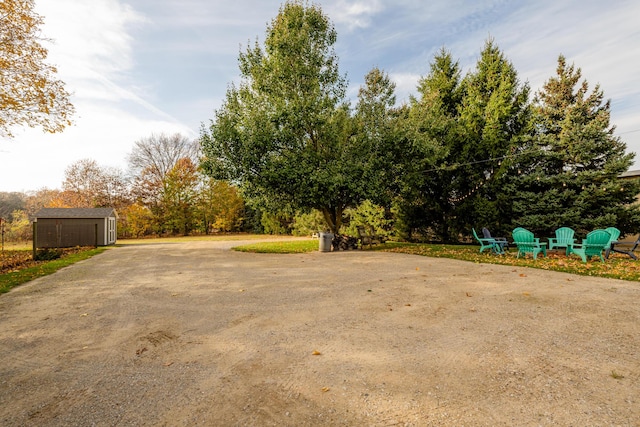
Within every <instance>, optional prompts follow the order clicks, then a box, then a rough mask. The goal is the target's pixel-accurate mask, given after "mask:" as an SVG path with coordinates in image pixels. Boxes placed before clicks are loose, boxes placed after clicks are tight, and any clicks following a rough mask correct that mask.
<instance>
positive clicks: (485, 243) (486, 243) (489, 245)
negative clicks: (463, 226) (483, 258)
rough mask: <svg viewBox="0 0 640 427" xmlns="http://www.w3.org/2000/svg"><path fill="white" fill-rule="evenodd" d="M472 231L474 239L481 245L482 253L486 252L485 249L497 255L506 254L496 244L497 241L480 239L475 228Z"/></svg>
mask: <svg viewBox="0 0 640 427" xmlns="http://www.w3.org/2000/svg"><path fill="white" fill-rule="evenodd" d="M471 231H473V237H475V238H476V240H477V241H478V243H480V252H482V251H484V250H485V249H491V250H492V251H493V252H495V253H497V254H500V253H504V252H503V251H502V249H501V246H500V245H498V244H497V243H496V239H493V238H491V239H485V238H484V237H478V233H476V229H475V228H472V229H471Z"/></svg>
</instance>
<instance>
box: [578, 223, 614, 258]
mask: <svg viewBox="0 0 640 427" xmlns="http://www.w3.org/2000/svg"><path fill="white" fill-rule="evenodd" d="M610 240H611V233H609V232H608V231H607V230H593V231H592V232H590V233H589V234H587V238H586V239H584V240H582V244H581V245H575V244H574V245H573V247H572V248H571V253H572V254H576V255H580V258H582V262H587V260H588V259H589V258H591V257H592V256H596V255H597V256H599V257H600V261H602V262H604V257H603V256H602V252H604V251H605V250H606V249H607V247H608V246H609V242H610Z"/></svg>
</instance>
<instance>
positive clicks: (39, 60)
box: [0, 0, 74, 137]
mask: <svg viewBox="0 0 640 427" xmlns="http://www.w3.org/2000/svg"><path fill="white" fill-rule="evenodd" d="M33 9H34V0H2V2H0V136H4V137H12V136H13V134H12V132H11V128H13V127H14V126H29V127H36V126H40V127H42V128H43V129H44V130H45V131H47V132H60V131H62V130H63V129H64V128H65V127H66V126H69V125H70V124H71V116H72V115H73V113H74V107H73V105H72V104H71V101H70V95H69V93H68V92H67V91H66V90H65V87H64V82H62V81H61V80H59V79H57V78H56V73H57V70H56V68H55V67H54V66H52V65H50V64H47V63H46V62H45V61H46V58H47V54H48V52H47V49H45V48H44V47H43V46H42V44H41V42H42V41H43V39H42V38H41V35H40V26H41V25H42V23H43V18H42V17H41V16H40V15H38V14H37V13H35V12H34V10H33Z"/></svg>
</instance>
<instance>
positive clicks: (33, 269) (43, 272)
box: [0, 247, 107, 294]
mask: <svg viewBox="0 0 640 427" xmlns="http://www.w3.org/2000/svg"><path fill="white" fill-rule="evenodd" d="M105 250H107V248H106V247H99V248H95V249H89V250H82V251H79V252H74V253H70V254H66V255H63V256H62V257H61V258H59V259H54V260H51V261H32V260H31V261H29V262H26V263H24V264H22V266H21V267H17V268H14V269H12V270H10V271H9V272H6V273H4V274H0V294H2V293H5V292H9V290H11V288H13V287H15V286H18V285H21V284H23V283H26V282H29V281H31V280H34V279H37V278H38V277H42V276H47V275H49V274H51V273H55V272H56V271H58V270H60V269H61V268H63V267H66V266H68V265H71V264H74V263H76V262H78V261H82V260H84V259H87V258H91V257H92V256H94V255H97V254H99V253H102V252H104V251H105ZM14 252H26V256H28V257H29V259H30V258H31V251H14ZM5 255H6V254H4V253H3V256H5Z"/></svg>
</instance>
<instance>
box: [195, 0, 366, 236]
mask: <svg viewBox="0 0 640 427" xmlns="http://www.w3.org/2000/svg"><path fill="white" fill-rule="evenodd" d="M335 42H336V31H335V29H334V28H333V26H332V24H331V23H330V21H329V19H328V18H327V17H326V16H325V14H324V13H323V11H322V10H321V9H320V7H318V6H315V5H313V6H308V5H307V4H306V3H303V2H302V1H288V2H286V3H285V4H284V5H282V6H281V8H280V11H279V13H278V15H277V17H276V18H275V19H274V20H273V21H272V22H271V23H270V25H268V28H267V35H266V39H265V43H264V48H263V47H261V46H260V45H259V44H258V42H256V43H255V45H254V46H253V47H249V48H247V50H246V52H243V53H240V56H239V66H240V72H241V76H242V81H241V82H240V83H239V85H238V86H236V85H231V86H230V88H229V89H228V91H227V95H226V99H225V101H224V104H223V105H222V107H221V108H220V109H219V110H217V111H216V113H215V118H214V120H212V121H211V124H210V127H209V129H206V128H204V127H203V129H202V132H201V145H202V148H203V151H204V154H205V156H206V159H205V161H204V163H203V166H204V169H205V171H206V172H207V173H208V174H210V175H211V176H213V177H216V178H220V179H228V180H231V181H233V182H237V183H239V184H240V185H241V186H242V188H243V194H246V195H248V196H249V197H251V196H255V195H261V196H266V197H268V198H269V199H270V201H271V202H277V201H279V202H281V204H282V205H286V204H289V205H291V206H293V207H311V208H316V209H319V210H321V211H322V212H323V213H324V216H325V218H326V219H327V223H328V224H329V225H330V227H331V229H332V230H333V231H338V230H339V228H340V225H341V221H342V214H343V211H344V209H345V208H346V207H347V206H349V205H352V204H354V203H356V202H357V201H358V199H359V198H360V197H361V194H360V192H358V191H356V190H357V187H358V186H360V185H361V181H360V180H359V179H358V178H357V177H355V176H354V174H357V171H356V172H353V170H354V168H351V167H350V166H349V164H348V159H349V157H350V156H352V155H353V153H352V152H351V151H350V146H349V145H350V143H351V138H350V136H351V131H352V129H351V127H352V121H351V117H350V114H349V111H348V108H347V106H346V104H345V101H344V99H345V89H346V79H345V77H344V76H342V75H341V74H340V72H339V70H338V59H337V57H336V54H335V52H334V49H333V45H334V44H335Z"/></svg>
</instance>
